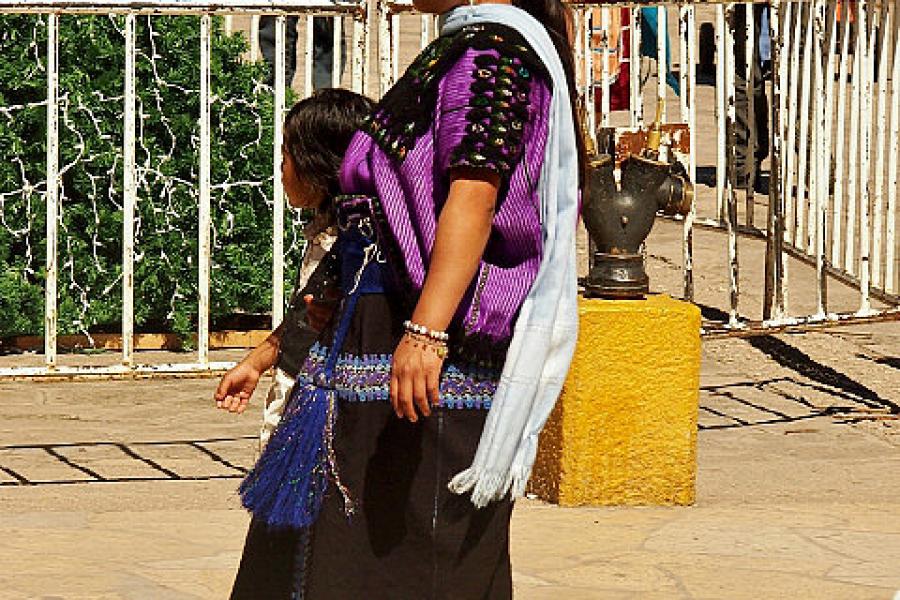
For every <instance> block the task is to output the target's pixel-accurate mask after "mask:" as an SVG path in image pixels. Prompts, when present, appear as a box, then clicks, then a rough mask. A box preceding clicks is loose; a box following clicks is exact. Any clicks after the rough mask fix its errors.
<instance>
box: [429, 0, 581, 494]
mask: <svg viewBox="0 0 900 600" xmlns="http://www.w3.org/2000/svg"><path fill="white" fill-rule="evenodd" d="M485 22H490V23H500V24H502V25H506V26H508V27H512V28H513V29H515V30H516V31H518V32H519V33H520V34H521V35H522V36H523V37H524V38H525V40H526V41H527V42H528V44H529V45H530V46H531V48H532V49H534V51H535V52H536V53H537V55H538V57H540V59H541V61H542V62H543V63H544V66H545V67H546V68H547V71H548V72H549V74H550V78H551V84H552V92H553V96H552V100H551V102H550V120H549V127H548V134H547V136H548V139H547V148H546V153H545V156H544V166H543V168H542V170H541V177H540V180H539V182H538V194H539V197H540V202H541V232H542V234H543V257H542V259H541V265H540V268H539V269H538V273H537V277H536V278H535V281H534V284H533V286H532V288H531V291H530V292H529V293H528V296H527V297H526V298H525V301H524V302H523V303H522V309H521V311H520V312H519V317H518V319H517V321H516V325H515V330H514V331H513V336H512V341H511V342H510V346H509V352H508V353H507V356H506V363H505V365H504V368H503V373H502V375H501V377H500V384H499V386H498V387H497V392H496V394H495V396H494V399H493V402H492V404H491V409H490V411H489V412H488V416H487V420H486V422H485V426H484V431H483V432H482V434H481V441H480V442H479V444H478V450H477V452H476V454H475V460H474V461H473V463H472V466H470V467H469V468H468V469H466V470H464V471H462V472H461V473H459V474H457V475H456V476H455V477H453V479H452V480H451V481H450V484H449V488H450V490H451V491H453V492H455V493H457V494H462V493H465V492H469V491H471V492H472V503H473V504H474V505H475V506H477V507H483V506H485V505H487V503H488V502H490V501H492V500H499V499H501V498H503V497H504V496H505V495H506V494H507V493H508V492H509V491H510V490H511V491H512V495H513V497H516V496H521V495H522V494H523V493H524V492H525V486H526V484H527V483H528V478H529V476H530V475H531V468H532V466H533V465H534V459H535V455H536V454H537V443H538V435H539V434H540V432H541V429H542V428H543V426H544V423H545V422H546V420H547V417H548V416H550V411H551V410H552V409H553V406H554V405H555V404H556V399H557V398H558V397H559V393H560V391H561V390H562V385H563V381H564V380H565V377H566V373H567V372H568V370H569V365H570V363H571V361H572V355H573V354H574V352H575V340H576V337H577V335H578V305H577V295H578V291H577V282H576V265H575V227H576V223H577V219H578V151H577V146H576V142H575V128H574V126H573V117H572V106H571V104H570V102H569V89H568V85H567V83H566V76H565V72H564V71H563V66H562V62H561V61H560V59H559V55H558V54H557V51H556V47H555V46H554V45H553V42H552V41H551V40H550V36H549V35H548V33H547V31H546V29H544V26H543V25H542V24H541V23H540V22H539V21H537V20H536V19H534V18H533V17H532V16H531V15H529V14H528V13H526V12H525V11H523V10H521V9H519V8H515V7H513V6H509V5H500V4H485V5H478V6H464V7H458V8H456V9H453V10H452V11H450V12H449V13H447V14H446V15H445V20H444V24H443V27H442V29H441V34H451V33H455V32H456V31H459V30H460V29H461V28H462V27H464V26H467V25H472V24H475V23H485Z"/></svg>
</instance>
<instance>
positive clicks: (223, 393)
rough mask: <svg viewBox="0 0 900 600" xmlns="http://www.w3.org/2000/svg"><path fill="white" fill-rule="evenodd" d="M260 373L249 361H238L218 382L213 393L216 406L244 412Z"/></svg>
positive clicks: (229, 410)
mask: <svg viewBox="0 0 900 600" xmlns="http://www.w3.org/2000/svg"><path fill="white" fill-rule="evenodd" d="M261 375H262V373H261V372H260V370H259V369H257V368H256V367H255V366H253V365H252V364H250V363H249V362H246V361H241V362H239V363H238V364H237V365H235V367H234V368H233V369H231V370H230V371H228V372H227V373H225V375H224V376H223V377H222V381H220V382H219V387H217V388H216V394H215V398H216V406H217V407H218V408H222V409H225V410H227V411H228V412H233V413H238V414H241V413H242V412H244V410H245V409H246V408H247V403H248V402H249V401H250V396H252V395H253V390H255V389H256V384H257V383H258V382H259V378H260V376H261Z"/></svg>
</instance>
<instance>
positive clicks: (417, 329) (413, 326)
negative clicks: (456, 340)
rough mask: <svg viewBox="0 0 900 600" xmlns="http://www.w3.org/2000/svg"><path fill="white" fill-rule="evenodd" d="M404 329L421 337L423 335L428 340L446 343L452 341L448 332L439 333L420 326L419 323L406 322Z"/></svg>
mask: <svg viewBox="0 0 900 600" xmlns="http://www.w3.org/2000/svg"><path fill="white" fill-rule="evenodd" d="M403 329H405V330H406V331H407V332H409V333H417V334H419V335H423V336H425V337H427V338H430V339H432V340H434V341H436V342H446V341H447V340H449V339H450V336H449V335H448V334H447V332H446V331H437V330H436V329H429V328H427V327H425V326H424V325H419V324H418V323H413V322H412V321H404V322H403Z"/></svg>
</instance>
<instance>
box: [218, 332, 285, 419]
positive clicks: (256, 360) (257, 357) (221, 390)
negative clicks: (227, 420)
mask: <svg viewBox="0 0 900 600" xmlns="http://www.w3.org/2000/svg"><path fill="white" fill-rule="evenodd" d="M282 332H283V325H279V326H278V328H276V329H275V331H273V332H272V333H270V334H269V337H267V338H266V339H265V340H264V341H263V342H262V343H261V344H260V345H259V346H257V347H256V348H254V349H253V350H251V351H250V353H249V354H248V355H247V356H245V357H244V360H242V361H241V362H239V363H238V364H236V365H235V366H234V368H233V369H231V370H230V371H228V372H227V373H225V375H223V376H222V380H221V381H219V387H217V388H216V393H215V399H216V406H217V407H218V408H222V409H225V410H227V411H228V412H233V413H238V414H240V413H242V412H244V410H245V409H246V408H247V403H248V402H249V401H250V396H252V395H253V391H254V390H255V389H256V384H257V383H259V378H260V377H262V374H263V373H265V372H266V371H268V370H269V369H271V368H272V367H273V366H274V365H275V361H276V360H277V359H278V348H279V347H280V346H281V335H282Z"/></svg>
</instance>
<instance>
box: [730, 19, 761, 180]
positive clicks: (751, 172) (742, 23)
mask: <svg viewBox="0 0 900 600" xmlns="http://www.w3.org/2000/svg"><path fill="white" fill-rule="evenodd" d="M764 8H765V6H763V5H762V4H754V5H753V7H752V11H753V12H752V14H751V17H752V18H753V20H754V25H755V31H756V32H757V33H759V32H760V31H761V28H762V16H763V10H764ZM760 46H761V45H760V44H759V43H756V44H753V56H752V57H750V60H751V63H750V64H751V69H752V71H753V75H752V80H753V114H752V115H751V114H750V110H749V108H750V103H749V102H748V100H747V77H746V72H747V66H746V65H747V6H746V5H745V4H737V5H735V7H734V69H735V76H734V85H735V93H734V96H735V98H734V104H735V137H736V148H735V154H736V157H737V161H736V162H737V164H736V165H735V167H736V171H737V181H736V182H735V185H736V186H737V187H738V188H739V189H744V188H747V187H748V186H752V187H753V188H754V189H755V190H757V191H763V190H764V188H763V187H762V185H761V184H762V181H761V179H760V165H761V164H762V162H763V161H764V160H765V159H766V158H767V157H768V156H769V99H768V98H767V96H766V82H765V79H764V78H763V72H762V67H761V63H760ZM751 128H754V129H755V135H753V136H751ZM754 137H755V142H754V140H753V138H754Z"/></svg>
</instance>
